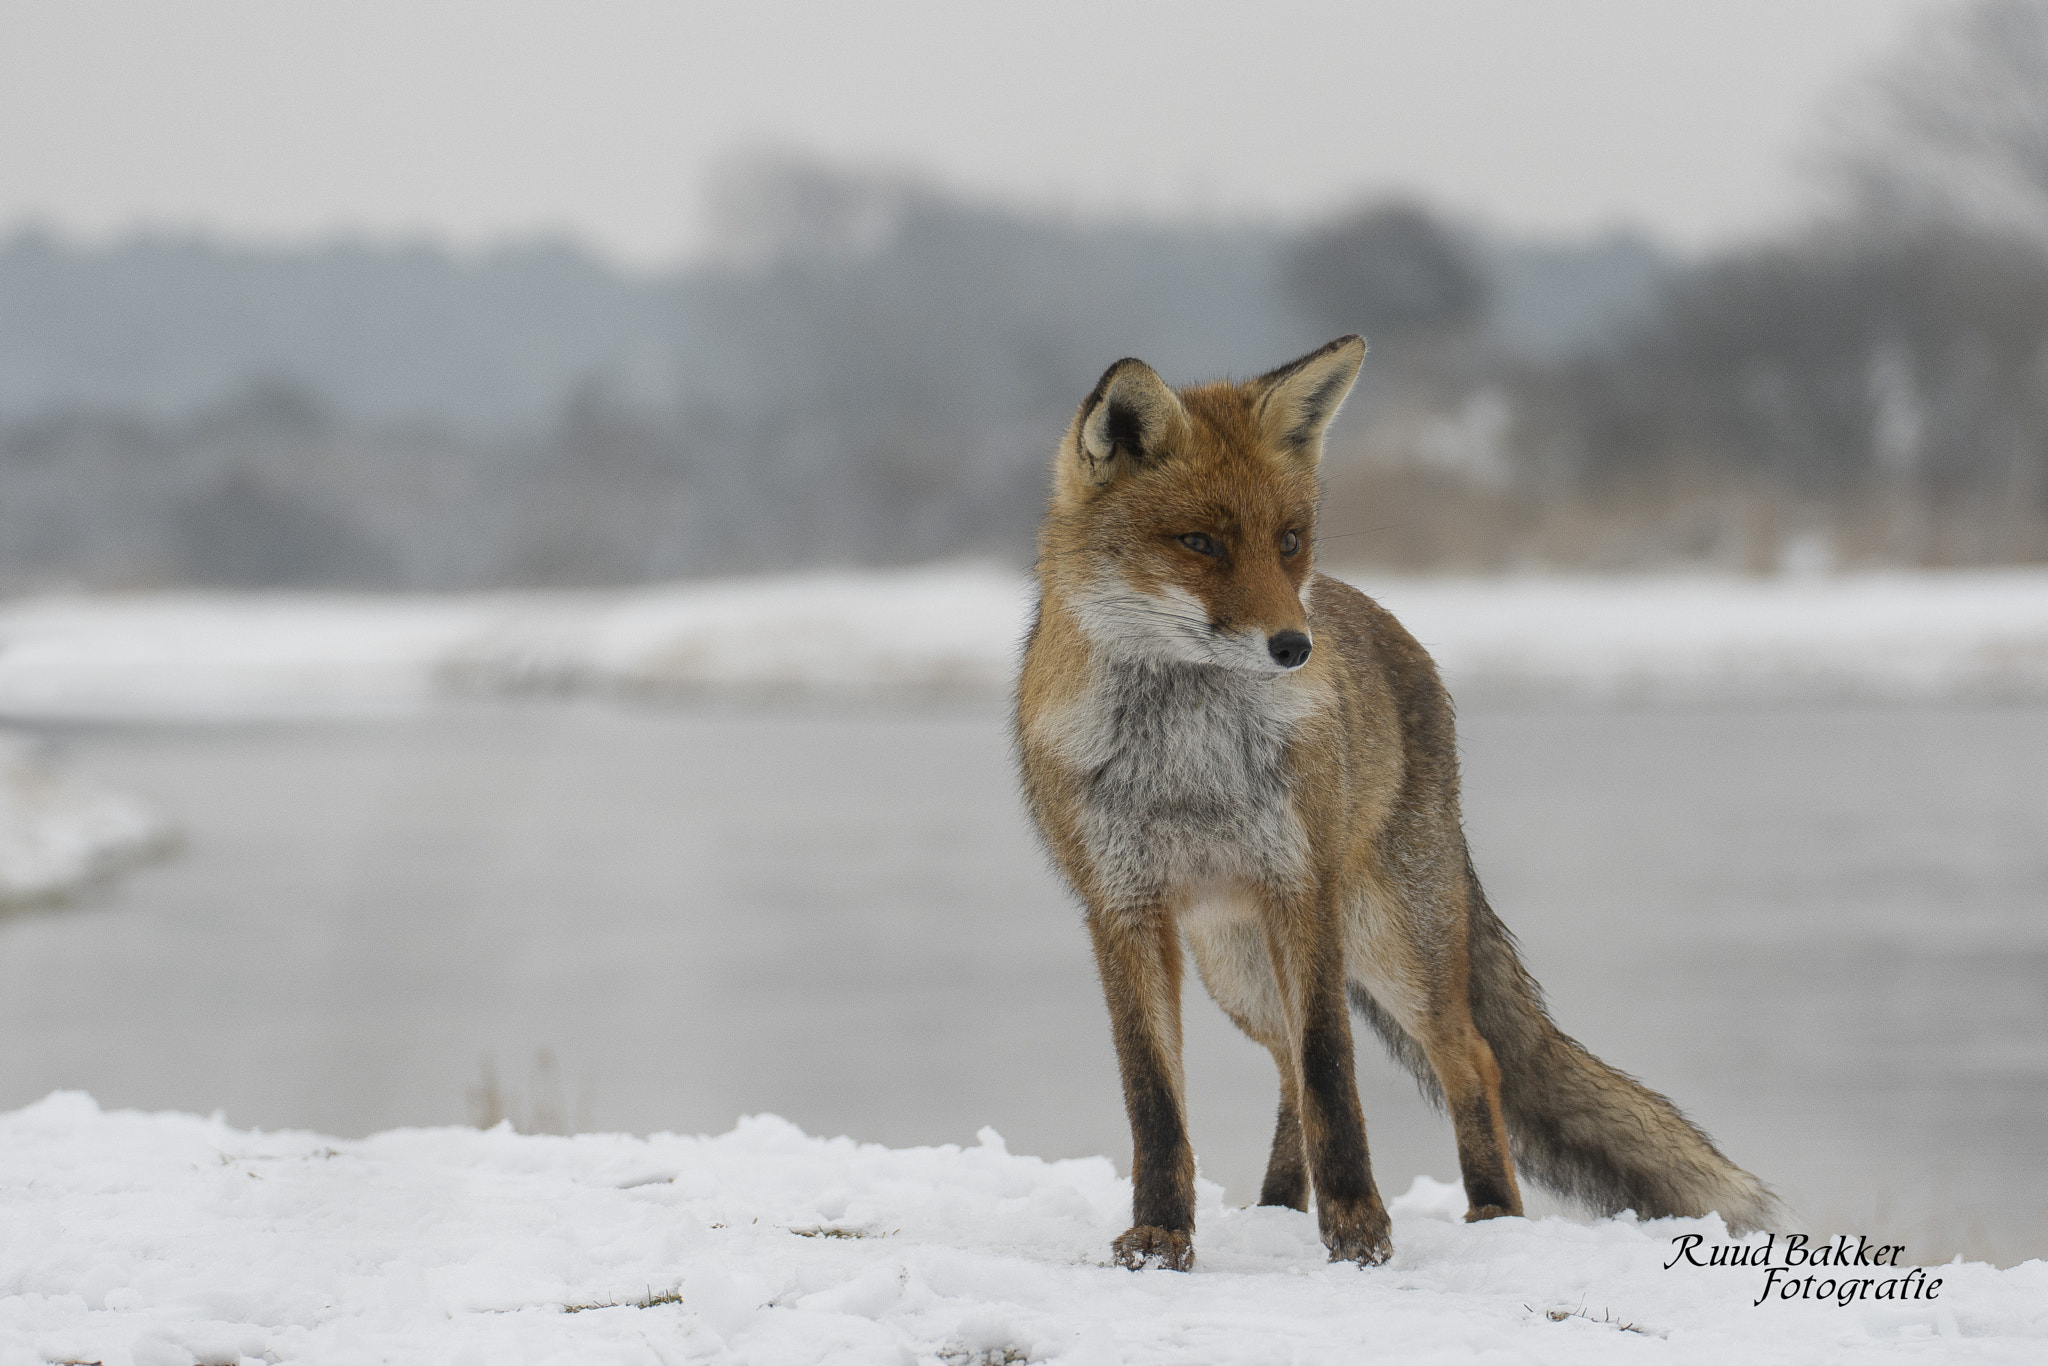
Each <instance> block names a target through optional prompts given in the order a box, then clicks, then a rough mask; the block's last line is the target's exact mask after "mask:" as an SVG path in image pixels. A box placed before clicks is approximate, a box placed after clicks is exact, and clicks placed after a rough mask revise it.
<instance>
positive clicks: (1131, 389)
mask: <svg viewBox="0 0 2048 1366" xmlns="http://www.w3.org/2000/svg"><path fill="white" fill-rule="evenodd" d="M1076 421H1077V424H1078V426H1079V428H1080V431H1079V441H1078V442H1077V444H1078V445H1079V446H1080V448H1081V449H1080V457H1081V466H1082V471H1083V473H1084V474H1086V476H1087V478H1088V480H1089V482H1090V483H1092V484H1097V485H1101V484H1107V483H1108V482H1109V481H1110V480H1112V479H1114V478H1116V477H1117V476H1118V475H1120V474H1127V473H1129V472H1130V471H1131V470H1134V469H1136V468H1138V467H1139V466H1140V465H1143V464H1144V463H1145V462H1146V461H1148V460H1153V459H1156V458H1157V457H1158V456H1159V455H1160V454H1161V453H1162V452H1163V451H1164V450H1165V448H1166V444H1167V442H1168V441H1170V440H1171V439H1172V438H1173V435H1174V433H1175V432H1176V431H1177V430H1178V429H1179V428H1180V427H1181V425H1182V424H1184V423H1185V422H1186V421H1187V413H1186V411H1185V410H1184V409H1182V407H1181V406H1180V399H1179V398H1178V397H1177V396H1176V395H1175V394H1174V392H1173V390H1171V389H1169V388H1167V387H1166V381H1165V380H1163V379H1161V378H1159V373H1158V372H1157V371H1156V370H1154V369H1153V368H1152V367H1151V366H1149V365H1147V364H1145V362H1143V361H1141V360H1136V359H1132V358H1129V357H1127V358H1125V359H1123V360H1120V361H1118V362H1117V363H1116V364H1115V365H1112V366H1110V367H1109V369H1107V370H1105V371H1103V372H1102V378H1101V380H1099V381H1098V382H1097V383H1096V385H1095V392H1094V393H1092V394H1090V395H1088V397H1087V398H1086V399H1085V400H1083V402H1082V404H1081V413H1080V416H1079V417H1078V418H1077V419H1076Z"/></svg>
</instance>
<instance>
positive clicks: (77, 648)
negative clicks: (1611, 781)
mask: <svg viewBox="0 0 2048 1366" xmlns="http://www.w3.org/2000/svg"><path fill="white" fill-rule="evenodd" d="M1350 577H1352V579H1353V581H1355V582H1357V583H1358V584H1359V585H1360V586H1361V587H1363V588H1365V589H1366V590H1367V591H1368V592H1370V593H1372V594H1373V595H1374V596H1376V597H1378V598H1379V599H1380V600H1381V601H1382V602H1384V603H1385V604H1386V605H1387V606H1389V607H1390V608H1392V609H1393V610H1394V611H1395V612H1396V614H1397V615H1399V616H1400V617H1401V619H1402V620H1403V621H1404V622H1405V623H1406V624H1407V625H1408V627H1409V629H1410V630H1412V631H1413V632H1414V633H1415V635H1416V636H1417V637H1418V638H1420V639H1421V640H1422V642H1423V643H1424V644H1425V645H1427V646H1428V647H1429V648H1430V649H1431V651H1432V652H1433V653H1434V654H1435V655H1436V657H1437V659H1438V661H1439V663H1441V664H1442V666H1443V668H1444V671H1445V674H1446V676H1447V677H1448V679H1449V681H1450V683H1451V685H1452V688H1453V690H1454V691H1456V692H1458V693H1460V694H1461V695H1466V694H1482V693H1490V692H1511V693H1536V694H1541V695H1555V696H1565V697H1585V698H1593V699H1609V698H1616V697H1624V698H1663V697H1675V698H1688V697H1703V698H1720V697H1730V696H1734V697H1766V698H1777V697H1789V698H1821V699H1833V698H1842V697H1874V698H1947V697H2021V698H2034V699H2041V698H2048V571H2041V570H2006V571H1983V572H1969V573H1963V572H1953V573H1949V572H1944V573H1919V574H1905V573H1899V574H1870V575H1854V576H1843V577H1839V578H1798V579H1722V578H1667V579H1592V578H1558V577H1527V578H1509V579H1487V580H1480V579H1398V578H1391V577H1384V576H1374V575H1353V576H1350ZM1030 602H1031V593H1030V588H1029V585H1028V582H1027V580H1026V578H1025V577H1024V576H1023V575H1021V574H1017V573H1013V572H1007V571H1002V570H996V569H990V568H977V567H971V566H970V567H960V566H949V567H933V568H927V569H923V570H917V571H908V572H899V573H880V572H874V573H852V572H844V573H814V574H806V575H792V576H787V577H781V578H772V579H758V580H732V581H724V582H706V583H695V584H684V585H674V586H667V587H659V588H648V589H634V590H619V591H616V592H608V593H580V594H566V593H533V594H479V595H471V596H438V597H383V598H379V597H369V596H351V595H283V596H272V595H264V596H233V595H203V594H167V595H161V596H122V597H116V596H100V597H90V596H88V597H70V598H40V599H30V600H23V601H17V602H14V603H10V604H5V605H0V716H7V715H11V716H17V717H46V718H47V717H107V718H119V717H129V718H137V719H143V718H182V719H206V718H213V719H240V718H247V717H261V716H320V715H334V714H361V713H372V714H374V713H381V712H394V711H406V710H412V709H416V708H418V707H420V706H423V705H426V704H429V703H431V702H433V701H434V700H436V699H439V698H446V697H451V696H461V695H476V694H486V695H493V694H507V693H511V694H519V693H534V692H591V691H597V692H604V691H627V692H634V693H639V694H650V695H657V696H659V695H676V696H693V695H701V694H704V693H707V692H711V693H729V694H738V695H758V694H760V693H762V692H764V691H768V692H775V691H802V690H810V691H827V692H830V691H842V692H843V691H877V690H881V691H887V690H898V689H903V688H922V689H935V688H936V689H956V690H957V689H965V690H972V691H978V692H983V693H995V692H998V691H1000V690H1001V689H1002V688H1003V687H1004V686H1006V684H1007V682H1008V679H1009V678H1010V675H1011V671H1012V669H1013V668H1014V666H1015V660H1016V657H1017V651H1018V647H1019V643H1020V641H1021V640H1022V637H1023V634H1024V630H1025V626H1026V622H1027V620H1028V618H1029V614H1030Z"/></svg>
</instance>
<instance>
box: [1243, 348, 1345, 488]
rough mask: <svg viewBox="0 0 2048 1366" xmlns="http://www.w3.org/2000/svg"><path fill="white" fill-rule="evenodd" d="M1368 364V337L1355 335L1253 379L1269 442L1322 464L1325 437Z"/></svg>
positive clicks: (1262, 423) (1260, 415) (1263, 426)
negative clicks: (1366, 359) (1362, 369)
mask: <svg viewBox="0 0 2048 1366" xmlns="http://www.w3.org/2000/svg"><path fill="white" fill-rule="evenodd" d="M1364 364H1365V338H1363V337H1361V336H1359V335H1358V334H1357V333H1353V334H1352V335H1350V336H1348V337H1339V338H1337V340H1335V341H1333V342H1331V343H1330V344H1329V345H1328V346H1325V347H1322V348H1320V349H1318V350H1315V351H1311V352H1309V353H1308V354H1307V355H1306V356H1303V357H1302V358H1301V359H1300V360H1293V361H1289V362H1288V363H1287V364H1285V365H1283V366H1281V367H1280V368H1279V369H1278V370H1270V371H1268V372H1267V373H1265V374H1263V375H1260V376H1259V377H1258V378H1257V379H1255V380H1253V381H1252V384H1253V385H1254V386H1255V387H1257V389H1258V390H1259V426H1260V427H1261V428H1262V429H1263V430H1264V432H1265V436H1266V439H1267V440H1268V441H1270V442H1272V443H1273V444H1274V445H1275V446H1278V447H1279V448H1280V449H1281V450H1283V451H1286V452H1289V453H1291V454H1294V455H1297V456H1301V457H1303V458H1305V459H1306V460H1307V461H1308V462H1309V464H1311V465H1313V464H1315V463H1317V462H1318V461H1320V460H1321V459H1322V458H1323V432H1324V430H1325V429H1326V428H1327V427H1329V425H1330V420H1331V419H1332V418H1334V417H1336V416H1337V410H1338V409H1339V408H1342V407H1343V406H1344V399H1345V396H1346V395H1348V394H1349V393H1350V392H1351V386H1352V384H1353V383H1354V382H1356V381H1357V379H1358V369H1359V367H1360V366H1362V365H1364Z"/></svg>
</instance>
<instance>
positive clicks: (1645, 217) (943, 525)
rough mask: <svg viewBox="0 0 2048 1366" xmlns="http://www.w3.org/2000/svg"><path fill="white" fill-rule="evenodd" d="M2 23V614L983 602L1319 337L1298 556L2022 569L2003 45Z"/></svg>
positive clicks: (1829, 26) (1892, 12)
mask: <svg viewBox="0 0 2048 1366" xmlns="http://www.w3.org/2000/svg"><path fill="white" fill-rule="evenodd" d="M4 13H5V19H4V23H5V32H4V38H5V41H4V43H0V126H5V127H7V128H8V129H9V130H10V132H9V134H8V136H7V137H6V138H5V139H0V233H4V234H5V235H4V237H0V583H6V584H11V585H13V586H15V587H18V588H29V587H47V586H61V585H84V586H91V587H119V588H133V587H155V586H165V585H175V584H213V585H226V586H235V587H264V586H272V585H339V586H365V587H379V588H468V587H490V586H501V585H547V584H611V583H624V582H635V581H643V580H648V579H658V578H666V577H670V576H674V575H679V574H701V573H706V572H728V573H729V572H734V571H746V570H754V569H767V568H781V567H788V566H794V565H806V564H818V563H828V564H849V563H852V564H859V563H877V562H901V561H908V560H918V559H925V558H930V557H933V556H958V555H965V554H973V555H983V556H994V557H997V558H999V559H1002V560H1007V561H1010V562H1021V560H1022V559H1023V558H1024V557H1025V556H1026V554H1027V552H1028V545H1029V538H1030V533H1031V528H1032V526H1033V523H1034V522H1035V520H1036V516H1037V511H1038V505H1039V499H1040V489H1041V487H1042V484H1043V470H1042V468H1041V466H1042V461H1043V458H1044V454H1045V451H1046V449H1047V448H1048V446H1049V444H1050V442H1051V441H1052V440H1053V439H1054V437H1055V435H1056V434H1057V432H1058V430H1059V428H1060V426H1061V424H1062V422H1063V419H1064V417H1065V415H1066V414H1067V413H1068V412H1069V411H1070V410H1071V408H1072V406H1073V404H1074V403H1075V402H1076V401H1077V399H1078V398H1079V396H1080V395H1081V394H1083V393H1085V392H1086V391H1087V389H1088V388H1089V386H1090V385H1091V384H1092V382H1093V380H1094V378H1095V376H1096V375H1097V374H1099V373H1100V371H1101V369H1102V368H1103V367H1104V365H1105V364H1106V363H1107V362H1108V361H1110V360H1113V359H1115V358H1117V357H1118V356H1122V355H1127V354H1136V355H1141V356H1144V357H1146V358H1147V359H1149V360H1151V361H1152V362H1153V363H1154V364H1155V365H1156V366H1158V367H1159V368H1160V369H1162V370H1163V371H1164V372H1165V373H1166V374H1167V375H1169V376H1170V377H1172V378H1174V379H1176V380H1182V381H1185V380H1190V379H1195V378H1202V377H1208V376H1212V375H1217V374H1223V373H1236V374H1244V373H1254V372H1256V371H1258V370H1260V369H1263V368H1266V367H1268V366H1270V365H1273V364H1276V363H1278V362H1279V361H1281V360H1284V359H1286V358H1289V357H1291V356H1292V355H1295V354H1297V353H1299V352H1301V351H1304V350H1306V349H1308V348H1310V347H1312V346H1315V345H1318V344H1320V343H1321V342H1323V341H1325V340H1327V339H1328V338H1330V337H1331V336H1334V335H1337V334H1339V333H1342V332H1345V331H1350V330H1363V331H1365V332H1366V333H1367V334H1368V335H1369V337H1370V338H1371V340H1372V343H1373V346H1374V352H1373V357H1372V360H1371V361H1370V363H1369V365H1368V368H1367V371H1366V378H1365V380H1364V383H1363V387H1362V390H1361V396H1360V401H1359V402H1358V403H1356V404H1354V405H1353V409H1352V412H1351V413H1350V414H1349V415H1348V416H1347V418H1346V419H1345V421H1344V423H1343V425H1342V426H1341V427H1340V428H1339V430H1338V431H1337V433H1336V435H1335V439H1334V443H1333V449H1332V452H1331V461H1330V467H1329V471H1328V473H1329V484H1330V505H1329V510H1328V513H1327V516H1326V526H1325V531H1326V534H1328V535H1330V536H1333V537H1334V536H1343V537H1345V540H1344V541H1343V543H1342V546H1341V550H1342V552H1343V556H1344V558H1345V559H1347V560H1348V561H1351V562H1358V563H1371V564H1382V565H1388V566H1398V567H1412V568H1428V569H1443V568H1450V569H1487V570H1497V569H1510V568H1527V567H1542V566H1554V567H1571V568H1579V567H1586V568H1597V569H1603V570H1614V569H1639V568H1662V567H1668V566H1671V565H1674V564H1692V565H1704V566H1709V567H1714V568H1720V569H1732V570H1741V571H1758V570H1768V569H1771V568H1774V567H1777V566H1778V565H1780V564H1781V563H1784V562H1787V561H1788V560H1790V561H1794V562H1797V563H1799V564H1802V565H1806V566H1809V567H1811V566H1816V565H1818V566H1828V565H1837V564H1839V565H1852V566H1853V565H1869V564H1907V565H1917V564H1930V565H1940V564H1989V563H2010V562H2024V561H2038V560H2039V559H2041V558H2042V556H2043V555H2044V554H2048V523H2044V502H2043V500H2044V498H2048V479H2044V474H2043V463H2042V462H2043V455H2042V452H2043V451H2044V449H2048V425H2044V424H2048V409H2044V404H2043V398H2044V389H2043V385H2044V383H2048V380H2044V373H2048V369H2044V366H2048V352H2044V350H2043V341H2044V336H2048V332H2044V323H2043V319H2044V318H2048V151H2044V136H2048V135H2044V134H2043V132H2042V129H2043V127H2044V124H2048V111H2044V102H2048V95H2044V93H2043V92H2044V91H2048V52H2044V47H2043V40H2042V37H2041V17H2040V12H2039V9H2038V7H2037V6H2033V5H2027V4H1992V5H1988V6H1974V7H1973V6H1963V7H1958V6H1954V5H1949V6H1942V5H1932V6H1912V5H1905V4H1890V3H1873V2H1871V0H1858V2H1857V3H1819V0H1814V2H1813V3H1800V4H1754V5H1750V4H1730V5H1720V6H1714V7H1711V8H1705V7H1702V8H1697V9H1693V8H1687V9H1682V10H1672V9H1666V8H1662V7H1654V8H1653V7H1644V6H1639V5H1629V4H1623V3H1562V2H1560V3H1547V4H1538V5H1529V4H1509V3H1491V4H1489V3H1466V4H1444V5H1429V6H1422V5H1391V4H1383V5H1373V4H1363V5H1344V6H1335V5H1332V6H1314V5H1277V6H1260V7H1257V8H1233V7H1230V6H1215V5H1202V4H1188V5H1159V6H1150V5H1125V6H1106V7H1104V6H1094V5H1073V6H1060V5H1053V6H1043V7H1039V6H1034V7H1031V8H1030V9H1028V10H1024V9H1010V8H1003V7H995V6H966V7H958V6H950V5H948V6H927V5H878V6H862V7H858V8H849V9H841V8H838V7H819V8H818V9H816V10H815V11H814V10H812V9H808V8H804V7H800V6H799V7H790V6H781V5H772V4H771V5H763V6H748V7H741V8H740V9H738V10H732V9H718V8H716V7H703V8H697V7H690V6H645V5H630V4H597V5H591V6H576V7H573V8H565V7H561V6H553V7H550V6H530V5H510V6H497V5H493V6H487V7H478V6H462V5H438V4H429V5H424V6H415V5H404V6H388V7H380V6H377V5H363V6H351V7H349V8H348V9H346V10H323V9H317V8H308V7H297V8H295V7H278V6H267V5H246V4H242V5H238V4H212V3H202V4H195V5H181V6H175V7H170V6H158V5H147V4H135V5H123V4H91V3H88V4H81V5H77V6H64V7H44V6H9V7H8V8H7V9H6V10H5V12H4ZM1331 545H1332V549H1333V550H1334V549H1337V548H1339V547H1337V545H1336V543H1335V542H1332V543H1331Z"/></svg>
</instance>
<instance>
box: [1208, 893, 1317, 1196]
mask: <svg viewBox="0 0 2048 1366" xmlns="http://www.w3.org/2000/svg"><path fill="white" fill-rule="evenodd" d="M1188 948H1189V949H1190V950H1191V951H1192V952H1193V955H1194V959H1195V971H1196V972H1198V973H1200V974H1201V977H1202V985H1203V986H1205V987H1207V988H1208V989H1209V995H1210V997H1211V998H1212V999H1214V1000H1215V1002H1216V1004H1217V1005H1218V1006H1220V1007H1222V1009H1223V1013H1224V1014H1225V1015H1227V1016H1229V1017H1230V1021H1231V1023H1232V1024H1234V1025H1236V1026H1237V1027H1238V1028H1239V1029H1241V1030H1243V1031H1244V1032H1245V1035H1246V1036H1247V1037H1248V1038H1250V1039H1251V1040H1252V1041H1253V1042H1254V1043H1257V1044H1259V1045H1260V1046H1261V1047H1263V1048H1264V1049H1265V1050H1266V1051H1267V1052H1269V1053H1271V1054H1272V1055H1273V1067H1274V1070H1275V1071H1276V1072H1278V1073H1279V1076H1280V1106H1279V1113H1278V1114H1277V1115H1276V1116H1275V1118H1274V1123H1273V1150H1272V1156H1271V1157H1269V1158H1268V1159H1267V1162H1266V1179H1265V1180H1264V1182H1262V1183H1261V1184H1260V1187H1259V1203H1260V1204H1261V1205H1274V1206H1279V1207H1283V1208H1286V1209H1298V1210H1302V1211H1304V1212H1305V1211H1307V1209H1308V1149H1307V1147H1306V1146H1305V1145H1304V1143H1303V1141H1302V1136H1301V1083H1300V1077H1301V1067H1300V1064H1299V1063H1297V1062H1296V1060H1295V1053H1294V1046H1293V1044H1292V1043H1291V1042H1290V1041H1289V1038H1288V1029H1287V1012H1286V1010H1285V1009H1283V1008H1282V1006H1281V1004H1280V984H1279V982H1278V980H1277V979H1276V978H1275V977H1274V975H1273V960H1272V956H1271V954H1269V953H1268V952H1267V950H1266V937H1265V934H1264V932H1263V931H1261V930H1260V928H1259V925H1258V922H1257V921H1256V920H1253V919H1251V918H1249V917H1244V916H1240V917H1237V918H1218V917H1208V918H1196V917H1191V918H1190V919H1189V922H1188Z"/></svg>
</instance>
